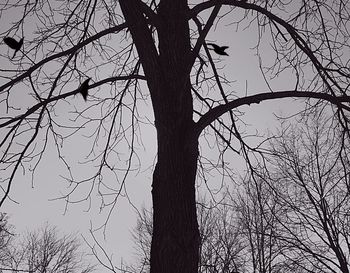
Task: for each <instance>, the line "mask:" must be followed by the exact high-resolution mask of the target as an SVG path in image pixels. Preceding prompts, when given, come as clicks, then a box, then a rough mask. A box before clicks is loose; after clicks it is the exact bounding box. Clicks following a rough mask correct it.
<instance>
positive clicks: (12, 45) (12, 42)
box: [4, 37, 23, 58]
mask: <svg viewBox="0 0 350 273" xmlns="http://www.w3.org/2000/svg"><path fill="white" fill-rule="evenodd" d="M4 42H5V44H7V45H8V47H10V48H12V49H14V50H15V53H13V57H12V58H14V57H15V55H16V53H17V51H19V50H20V49H21V47H22V45H23V38H22V39H21V40H19V42H17V41H16V40H15V39H13V38H11V37H5V38H4Z"/></svg>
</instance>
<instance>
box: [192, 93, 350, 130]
mask: <svg viewBox="0 0 350 273" xmlns="http://www.w3.org/2000/svg"><path fill="white" fill-rule="evenodd" d="M282 98H314V99H321V100H325V101H328V102H330V103H332V104H334V105H337V106H338V107H339V108H343V109H345V110H347V111H349V112H350V107H349V106H346V105H344V104H342V103H343V102H349V103H350V97H349V96H340V97H335V96H333V95H329V94H326V93H317V92H307V91H279V92H273V93H271V92H269V93H261V94H257V95H252V96H247V97H243V98H239V99H236V100H233V101H231V102H229V103H227V104H223V105H219V106H216V107H214V108H213V109H211V110H209V111H208V112H207V113H205V114H204V115H203V116H202V117H201V118H200V119H199V120H198V122H197V123H196V129H195V130H196V133H197V136H199V135H200V133H201V132H202V131H203V129H204V128H205V127H207V126H208V125H209V124H210V123H212V122H213V121H214V120H216V119H217V118H219V117H220V116H221V115H223V114H225V113H226V112H228V111H230V110H232V109H235V108H237V107H239V106H242V105H250V104H252V103H260V102H262V101H266V100H274V99H282Z"/></svg>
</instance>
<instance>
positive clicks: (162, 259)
mask: <svg viewBox="0 0 350 273" xmlns="http://www.w3.org/2000/svg"><path fill="white" fill-rule="evenodd" d="M169 122H172V121H169ZM188 125H189V126H187V128H184V127H185V126H184V127H178V128H174V129H176V131H174V133H172V132H171V131H170V130H167V128H164V129H158V145H159V146H158V163H157V165H156V169H155V172H154V175H153V185H152V186H153V190H152V196H153V238H152V248H151V272H152V273H155V272H157V273H159V272H174V273H175V272H177V273H180V272H183V273H186V272H188V273H190V272H191V273H195V272H198V259H199V257H198V255H199V253H198V251H199V232H198V225H197V219H196V204H195V177H196V166H197V157H198V150H197V145H196V141H192V140H191V139H192V138H191V132H190V129H189V128H191V124H188Z"/></svg>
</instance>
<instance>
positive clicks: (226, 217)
mask: <svg viewBox="0 0 350 273" xmlns="http://www.w3.org/2000/svg"><path fill="white" fill-rule="evenodd" d="M197 215H198V224H199V233H200V238H201V244H200V251H199V252H200V262H199V269H198V272H201V273H211V272H213V273H214V272H222V273H231V272H244V270H245V265H246V264H245V263H246V256H245V255H246V252H245V248H246V242H244V241H243V236H242V235H243V233H242V226H241V225H240V223H239V221H237V217H236V214H235V210H233V209H232V206H230V205H229V204H226V203H225V202H222V203H221V204H216V205H215V206H213V204H212V203H211V202H208V201H206V200H205V199H204V198H201V199H200V202H199V203H198V204H197ZM152 218H153V217H152V212H150V211H148V210H146V209H145V208H143V209H142V211H141V213H140V215H139V218H138V219H137V225H136V227H135V228H134V230H133V232H132V234H133V240H134V244H135V250H136V263H135V264H134V265H132V266H125V267H124V270H125V271H126V272H135V273H136V272H149V269H150V253H151V241H152V240H151V239H152V231H153V225H152Z"/></svg>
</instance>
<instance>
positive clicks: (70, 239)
mask: <svg viewBox="0 0 350 273" xmlns="http://www.w3.org/2000/svg"><path fill="white" fill-rule="evenodd" d="M21 237H22V236H21ZM19 239H20V238H17V240H14V241H12V242H11V244H10V245H9V246H8V248H7V253H6V259H5V260H2V261H0V262H1V265H0V270H4V272H7V271H12V272H33V273H36V272H52V273H55V272H59V273H74V272H76V273H89V272H92V271H94V266H93V265H91V263H90V262H89V261H88V259H87V254H86V253H84V252H82V251H81V250H80V249H81V245H80V242H79V240H78V239H77V238H76V237H75V236H74V235H63V236H60V235H59V233H58V231H57V230H56V228H54V227H50V226H48V225H46V226H44V227H43V228H41V229H38V230H37V231H32V232H28V233H27V234H25V235H23V238H22V240H21V241H19ZM1 272H2V271H1Z"/></svg>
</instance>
